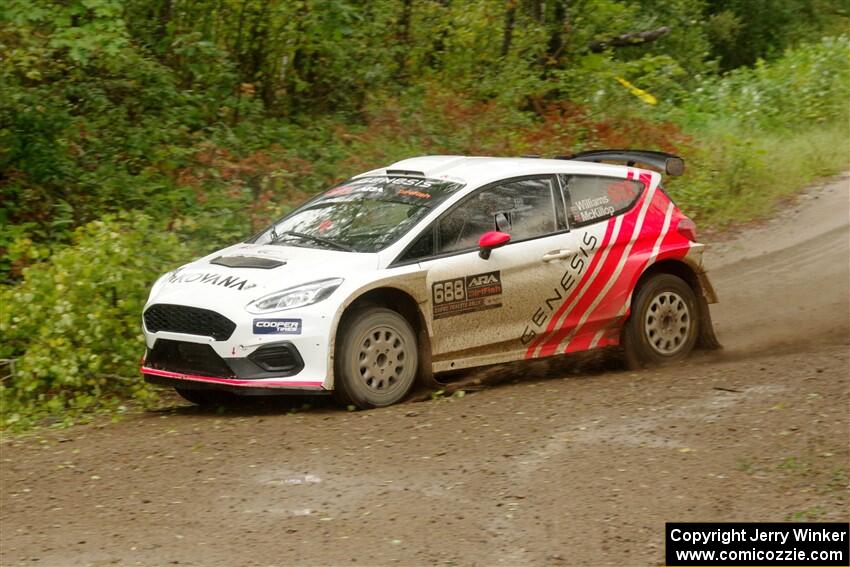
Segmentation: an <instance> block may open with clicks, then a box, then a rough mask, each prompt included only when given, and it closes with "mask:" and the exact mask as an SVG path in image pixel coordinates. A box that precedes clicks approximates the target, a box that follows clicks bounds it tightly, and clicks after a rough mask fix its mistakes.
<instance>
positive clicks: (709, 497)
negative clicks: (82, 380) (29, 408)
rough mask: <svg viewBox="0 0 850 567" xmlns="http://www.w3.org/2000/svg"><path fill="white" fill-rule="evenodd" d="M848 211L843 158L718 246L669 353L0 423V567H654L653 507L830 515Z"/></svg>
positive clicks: (703, 512)
mask: <svg viewBox="0 0 850 567" xmlns="http://www.w3.org/2000/svg"><path fill="white" fill-rule="evenodd" d="M849 209H850V177H848V176H847V175H844V176H842V177H839V178H836V179H833V180H831V181H830V182H827V183H824V184H821V185H818V186H815V187H812V188H810V189H809V190H808V191H806V192H805V193H804V194H802V195H801V196H800V198H799V199H797V200H796V201H795V203H793V204H792V205H789V206H788V207H787V208H786V209H785V210H784V211H783V212H782V213H781V214H779V215H777V216H776V217H775V218H774V219H773V220H771V221H770V222H767V223H764V224H762V225H760V226H756V227H752V228H748V229H745V230H743V231H740V232H739V233H738V234H737V235H735V236H733V237H731V238H729V237H727V239H726V240H724V241H721V242H718V243H717V244H716V245H715V246H713V247H712V249H711V252H710V254H709V257H708V262H709V265H710V266H711V267H712V272H711V273H712V276H713V280H714V283H715V285H716V287H717V291H718V293H719V295H720V298H721V303H720V304H718V305H717V306H714V309H713V313H714V317H715V322H716V327H717V330H718V334H719V336H720V339H721V341H722V342H723V343H724V345H725V347H726V348H725V349H724V350H723V351H721V352H719V353H712V354H702V355H697V356H695V357H694V358H693V359H692V360H690V361H688V363H687V364H685V365H682V366H676V367H668V368H663V369H657V370H647V371H642V372H627V371H622V370H616V369H611V368H610V364H609V363H606V362H602V363H595V362H588V363H583V364H581V365H577V364H576V362H575V361H574V360H569V359H565V360H559V361H555V362H550V363H545V364H535V365H531V366H522V367H519V368H518V367H516V366H512V367H510V368H505V369H504V371H501V370H495V371H494V370H490V371H488V372H487V375H488V376H489V377H490V378H493V377H494V376H496V377H499V376H497V375H500V376H501V377H502V378H504V377H505V376H506V377H508V379H502V380H501V381H500V383H499V384H495V385H490V386H488V387H485V388H482V389H480V390H478V391H471V392H470V391H468V392H466V395H465V396H463V397H459V396H454V397H449V398H442V399H436V400H432V401H426V402H421V403H407V404H402V405H399V406H395V407H391V408H386V409H381V410H373V411H367V412H356V413H349V412H346V411H341V410H338V409H335V408H334V407H332V406H329V405H327V404H325V405H319V407H316V408H313V409H308V410H304V411H298V412H294V413H290V412H288V411H287V408H286V406H285V405H282V404H275V403H265V404H263V403H256V402H254V403H249V404H246V405H244V406H241V407H239V408H237V409H232V410H228V411H227V412H225V413H217V412H214V411H202V410H199V409H197V408H195V407H191V406H188V405H186V404H184V403H182V402H180V401H178V400H177V399H176V398H174V399H173V401H171V402H169V404H170V405H169V404H167V407H164V408H163V409H161V410H157V411H147V412H133V413H131V414H129V415H127V416H125V417H124V418H123V419H122V420H121V421H120V422H117V423H110V422H103V421H101V422H98V423H95V424H91V425H84V426H77V427H73V428H70V429H66V430H57V431H46V432H40V433H38V434H30V435H26V436H22V437H11V436H6V438H5V439H4V440H3V443H2V445H0V448H2V479H0V487H1V488H2V493H1V494H0V506H2V507H1V508H0V564H2V565H56V566H75V565H98V566H99V565H197V566H216V565H225V566H241V565H264V566H265V565H426V564H427V565H431V564H438V565H556V566H561V565H663V547H664V543H663V542H664V522H665V521H736V520H749V521H785V520H792V519H800V520H820V521H827V520H833V521H847V520H848V510H850V502H848V488H850V487H849V486H848V484H849V483H850V480H848V468H850V467H848V448H850V443H848V440H850V430H848V425H850V411H848V397H850V396H848V386H850V357H848V351H849V350H850V349H848V345H850V320H849V317H848V316H849V315H850V304H849V302H848V297H850V293H849V292H850V247H848V234H850V231H849V230H848V216H850V215H848V210H849ZM520 378H522V379H520Z"/></svg>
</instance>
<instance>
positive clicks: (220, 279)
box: [168, 272, 257, 290]
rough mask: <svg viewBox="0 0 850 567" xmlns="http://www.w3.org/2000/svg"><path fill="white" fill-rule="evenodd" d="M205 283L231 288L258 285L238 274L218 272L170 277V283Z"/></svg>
mask: <svg viewBox="0 0 850 567" xmlns="http://www.w3.org/2000/svg"><path fill="white" fill-rule="evenodd" d="M194 282H197V283H203V284H209V285H220V286H223V287H226V288H230V289H239V290H245V289H251V288H252V287H257V284H254V283H250V282H248V280H246V279H244V278H239V277H236V276H223V275H222V274H216V273H206V274H205V273H203V272H193V273H188V274H176V275H173V276H171V277H170V278H168V283H172V284H176V283H194Z"/></svg>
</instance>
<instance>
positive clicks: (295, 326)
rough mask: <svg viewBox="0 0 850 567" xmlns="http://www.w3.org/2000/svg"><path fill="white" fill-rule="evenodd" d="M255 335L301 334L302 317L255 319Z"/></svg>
mask: <svg viewBox="0 0 850 567" xmlns="http://www.w3.org/2000/svg"><path fill="white" fill-rule="evenodd" d="M254 334H255V335H300V334H301V319H254Z"/></svg>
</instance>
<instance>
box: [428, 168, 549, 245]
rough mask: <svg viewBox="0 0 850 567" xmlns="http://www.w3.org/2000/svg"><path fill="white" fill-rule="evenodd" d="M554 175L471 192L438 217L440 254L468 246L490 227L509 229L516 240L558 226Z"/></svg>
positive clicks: (491, 228)
mask: <svg viewBox="0 0 850 567" xmlns="http://www.w3.org/2000/svg"><path fill="white" fill-rule="evenodd" d="M555 199H556V193H555V188H554V179H553V178H551V177H540V178H534V179H523V180H519V181H510V182H508V183H504V184H501V185H496V186H494V187H490V188H489V189H484V190H483V191H478V192H476V193H473V194H472V195H470V196H469V197H468V198H467V199H466V200H464V201H463V202H462V203H461V204H460V205H459V206H457V207H455V208H454V209H453V210H451V211H450V212H449V213H447V214H446V215H445V216H444V217H443V218H442V219H440V220H439V221H438V225H437V226H438V231H437V234H438V238H437V250H436V253H437V254H445V253H448V252H457V251H460V250H469V249H473V248H476V247H477V246H478V239H479V238H480V237H481V235H482V234H484V233H485V232H487V231H488V230H498V231H501V232H507V233H508V234H510V235H511V239H512V240H513V241H518V240H525V239H528V238H534V237H536V236H543V235H545V234H549V233H552V232H556V231H557V230H558V229H559V226H558V224H559V223H558V219H557V217H556V215H555V204H556V201H555Z"/></svg>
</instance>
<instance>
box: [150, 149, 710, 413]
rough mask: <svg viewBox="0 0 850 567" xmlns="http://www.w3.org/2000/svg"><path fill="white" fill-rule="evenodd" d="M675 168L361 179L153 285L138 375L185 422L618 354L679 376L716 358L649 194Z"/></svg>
mask: <svg viewBox="0 0 850 567" xmlns="http://www.w3.org/2000/svg"><path fill="white" fill-rule="evenodd" d="M603 162H607V163H603ZM637 164H640V165H642V166H645V167H648V168H649V169H643V168H639V167H636V165H637ZM683 169H684V162H683V160H682V159H681V158H679V157H677V156H673V155H670V154H665V153H660V152H648V151H631V150H599V151H592V152H583V153H580V154H575V155H572V156H569V157H561V158H553V159H541V158H538V157H523V158H494V157H460V156H427V157H417V158H412V159H406V160H403V161H400V162H397V163H394V164H392V165H390V166H388V167H386V168H381V169H376V170H373V171H369V172H366V173H362V174H360V175H357V176H354V177H352V178H350V179H348V180H347V181H344V182H342V183H340V184H339V185H337V186H335V187H333V188H331V189H330V190H328V191H326V192H324V193H322V194H320V195H318V196H316V197H315V198H313V199H312V200H310V201H308V202H306V203H305V204H303V205H301V206H300V207H298V208H297V209H295V210H293V211H292V212H291V213H289V214H288V215H286V216H284V217H283V218H281V219H279V220H277V221H275V222H274V223H273V224H272V225H271V226H269V227H268V228H267V229H266V230H264V231H262V232H260V233H259V234H256V235H255V236H253V237H251V238H249V239H248V240H246V241H244V242H240V243H238V244H235V245H233V246H230V247H228V248H225V249H223V250H219V251H218V252H214V253H213V254H210V255H208V256H206V257H204V258H201V259H199V260H196V261H194V262H192V263H190V264H187V265H185V266H183V267H181V268H178V269H176V270H174V271H172V272H169V273H167V274H165V275H163V276H162V277H160V278H159V279H158V280H157V281H156V283H155V284H154V286H153V289H152V290H151V293H150V298H149V299H148V301H147V303H146V305H145V307H144V313H143V326H144V333H145V340H146V345H147V349H146V353H145V357H144V360H143V364H142V368H141V372H142V374H143V376H144V378H145V379H146V380H147V381H149V382H154V383H159V384H166V385H170V386H173V387H174V388H175V389H176V390H177V392H179V393H180V394H181V395H182V396H183V397H185V398H186V399H188V400H189V401H192V402H195V403H199V404H205V403H216V402H220V401H222V399H223V396H232V395H233V394H243V395H244V394H291V393H329V392H333V393H334V394H335V395H336V396H337V397H338V399H339V400H340V401H341V402H342V403H343V404H346V405H354V406H356V407H358V408H371V407H379V406H386V405H389V404H393V403H395V402H398V401H400V400H402V399H404V398H405V396H406V395H408V393H409V392H410V391H411V389H412V388H413V387H414V385H415V384H416V383H417V381H419V382H420V383H423V384H433V383H434V376H435V375H437V376H439V373H443V372H447V371H456V370H460V369H465V368H471V367H476V366H482V365H490V364H497V363H504V362H509V361H516V360H522V359H533V358H539V357H547V356H553V355H560V354H564V353H574V352H579V351H586V350H590V349H597V348H602V347H612V346H619V347H621V349H622V351H623V352H624V353H625V357H626V360H627V361H628V363H629V365H630V366H632V367H634V366H641V365H647V364H656V363H664V362H673V361H679V360H681V359H683V358H684V357H685V356H686V355H687V354H688V353H689V352H690V351H691V350H692V349H693V348H694V347H695V346H696V345H702V346H705V347H714V346H717V342H716V339H715V337H714V334H713V331H712V326H711V319H710V314H709V309H708V304H710V303H713V302H715V301H716V298H715V293H714V290H713V289H712V286H711V284H710V282H709V280H708V278H707V277H706V273H705V271H704V269H703V267H702V260H701V258H702V252H703V247H704V245H703V244H700V243H698V242H697V236H696V228H695V226H694V223H693V222H692V221H691V220H690V219H688V217H686V216H685V215H684V214H683V213H682V212H681V211H680V210H679V209H678V207H677V206H676V205H675V204H674V203H673V202H672V201H671V199H670V198H669V197H668V196H667V194H666V193H665V192H664V190H663V188H662V186H661V179H662V175H661V173H664V174H669V175H679V174H681V173H682V171H683ZM655 170H657V171H655Z"/></svg>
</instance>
